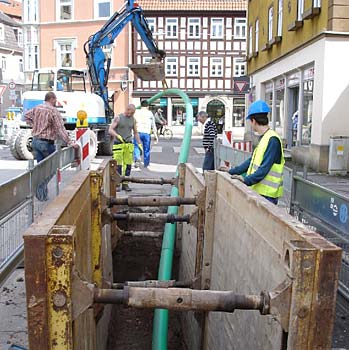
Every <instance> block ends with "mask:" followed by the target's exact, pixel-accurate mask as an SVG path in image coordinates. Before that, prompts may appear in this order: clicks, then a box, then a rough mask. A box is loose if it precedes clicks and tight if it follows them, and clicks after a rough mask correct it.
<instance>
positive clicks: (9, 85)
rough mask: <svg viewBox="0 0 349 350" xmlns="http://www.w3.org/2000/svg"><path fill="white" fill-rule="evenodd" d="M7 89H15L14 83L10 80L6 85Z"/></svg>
mask: <svg viewBox="0 0 349 350" xmlns="http://www.w3.org/2000/svg"><path fill="white" fill-rule="evenodd" d="M8 88H9V89H10V90H14V89H15V88H16V83H15V82H14V81H13V80H11V81H10V82H9V83H8Z"/></svg>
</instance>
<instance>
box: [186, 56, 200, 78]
mask: <svg viewBox="0 0 349 350" xmlns="http://www.w3.org/2000/svg"><path fill="white" fill-rule="evenodd" d="M199 70H200V61H199V58H198V57H188V76H190V77H197V76H199Z"/></svg>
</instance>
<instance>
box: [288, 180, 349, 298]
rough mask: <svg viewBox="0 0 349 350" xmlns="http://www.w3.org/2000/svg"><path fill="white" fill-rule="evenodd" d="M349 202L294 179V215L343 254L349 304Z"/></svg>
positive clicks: (343, 282) (341, 280) (344, 292)
mask: <svg viewBox="0 0 349 350" xmlns="http://www.w3.org/2000/svg"><path fill="white" fill-rule="evenodd" d="M348 211H349V198H347V197H345V196H342V195H340V194H338V193H336V192H334V191H332V190H329V189H328V188H325V187H323V186H321V185H318V184H315V183H313V182H311V181H309V180H307V179H304V178H302V177H300V176H293V185H292V196H291V207H290V212H291V214H292V215H294V216H295V217H297V218H298V220H299V221H301V222H303V223H304V224H306V225H308V226H311V227H312V228H313V229H314V230H315V231H317V232H319V233H320V234H321V235H322V236H324V237H325V238H326V239H327V240H329V241H330V242H332V243H334V244H336V245H337V246H338V247H340V248H342V250H343V258H342V266H341V271H340V276H339V292H340V293H341V294H342V295H343V296H344V297H345V298H346V299H347V300H349V219H348Z"/></svg>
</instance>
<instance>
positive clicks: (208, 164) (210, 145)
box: [198, 111, 217, 171]
mask: <svg viewBox="0 0 349 350" xmlns="http://www.w3.org/2000/svg"><path fill="white" fill-rule="evenodd" d="M198 120H199V122H200V123H202V124H204V137H203V139H202V144H203V146H204V149H205V158H204V164H203V166H202V170H203V171H205V170H214V142H215V140H216V138H217V128H216V124H215V123H214V122H213V121H212V120H211V118H210V117H209V116H208V114H207V113H206V112H204V111H201V112H199V113H198Z"/></svg>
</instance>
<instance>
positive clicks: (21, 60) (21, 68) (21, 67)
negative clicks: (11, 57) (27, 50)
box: [19, 58, 24, 73]
mask: <svg viewBox="0 0 349 350" xmlns="http://www.w3.org/2000/svg"><path fill="white" fill-rule="evenodd" d="M23 70H24V68H23V59H22V58H20V59H19V71H20V72H21V73H23Z"/></svg>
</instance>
